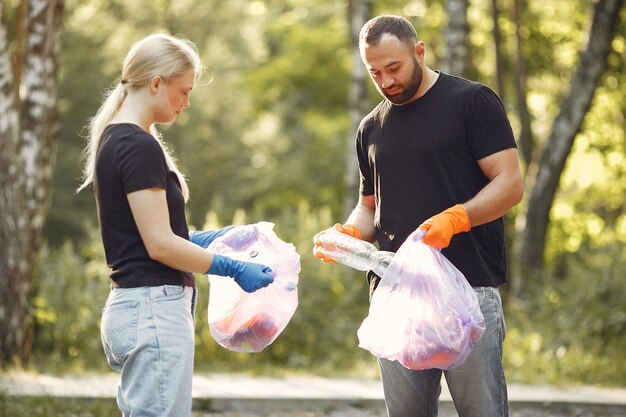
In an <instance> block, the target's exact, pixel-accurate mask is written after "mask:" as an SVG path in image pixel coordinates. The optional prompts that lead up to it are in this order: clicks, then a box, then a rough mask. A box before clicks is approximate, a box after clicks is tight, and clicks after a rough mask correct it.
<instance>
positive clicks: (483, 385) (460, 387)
mask: <svg viewBox="0 0 626 417" xmlns="http://www.w3.org/2000/svg"><path fill="white" fill-rule="evenodd" d="M475 291H476V295H477V296H478V301H479V304H480V310H481V311H482V313H483V316H484V317H485V325H486V330H485V333H484V334H483V335H482V337H481V338H480V340H479V341H478V343H476V344H475V345H474V348H473V349H472V352H471V353H470V355H469V356H468V358H467V359H466V361H465V362H464V363H463V364H462V365H460V366H458V367H456V368H454V369H451V370H448V371H442V370H440V369H427V370H423V371H413V370H410V369H407V368H405V367H404V366H402V365H401V364H400V363H399V362H397V361H389V360H387V359H379V361H378V362H379V366H380V371H381V376H382V381H383V390H384V394H385V403H386V405H387V414H388V415H389V417H436V416H437V414H438V409H439V395H440V394H441V374H442V372H443V373H444V375H445V377H446V382H447V384H448V388H449V389H450V394H451V395H452V400H453V401H454V406H455V407H456V410H457V412H458V414H459V417H507V416H508V415H509V406H508V397H507V388H506V381H505V378H504V370H503V369H502V344H503V342H504V336H505V332H506V328H505V323H504V314H503V312H502V301H501V299H500V293H499V292H498V290H497V289H496V288H489V287H481V288H475Z"/></svg>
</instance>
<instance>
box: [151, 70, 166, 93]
mask: <svg viewBox="0 0 626 417" xmlns="http://www.w3.org/2000/svg"><path fill="white" fill-rule="evenodd" d="M161 84H163V78H161V76H160V75H155V76H154V77H152V79H151V80H150V91H151V92H152V93H153V94H156V93H157V92H158V91H159V87H161Z"/></svg>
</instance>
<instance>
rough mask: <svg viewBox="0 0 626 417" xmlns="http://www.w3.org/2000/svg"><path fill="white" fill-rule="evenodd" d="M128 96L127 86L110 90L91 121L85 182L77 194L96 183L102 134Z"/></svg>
mask: <svg viewBox="0 0 626 417" xmlns="http://www.w3.org/2000/svg"><path fill="white" fill-rule="evenodd" d="M127 94H128V91H127V90H126V84H122V83H119V84H118V85H117V86H116V87H114V88H111V89H109V90H108V91H107V92H106V94H105V98H104V102H103V103H102V105H101V106H100V108H99V109H98V112H97V113H96V115H95V116H94V117H92V118H91V119H90V120H89V135H88V136H87V147H86V148H85V150H84V152H83V157H84V159H85V166H84V169H83V182H82V184H81V185H80V186H79V187H78V189H77V190H76V192H80V191H82V190H83V189H85V188H87V187H88V186H89V185H90V184H92V183H93V182H94V179H95V176H96V156H97V155H98V150H99V149H100V140H101V138H102V133H103V132H104V129H105V128H106V127H107V126H108V125H109V123H111V120H113V117H114V116H115V114H116V113H117V112H118V110H119V109H120V107H121V106H122V103H123V102H124V99H125V98H126V95H127Z"/></svg>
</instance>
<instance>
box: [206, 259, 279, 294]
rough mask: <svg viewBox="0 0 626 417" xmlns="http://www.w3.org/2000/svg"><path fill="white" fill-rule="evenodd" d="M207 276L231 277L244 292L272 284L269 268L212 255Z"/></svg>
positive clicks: (271, 273)
mask: <svg viewBox="0 0 626 417" xmlns="http://www.w3.org/2000/svg"><path fill="white" fill-rule="evenodd" d="M207 274H211V275H221V276H224V277H233V278H234V279H235V282H236V283H237V284H239V286H240V287H241V289H242V290H244V291H245V292H254V291H256V290H258V289H260V288H263V287H267V286H268V285H270V284H271V283H272V282H274V276H273V271H272V269H271V268H270V267H269V266H265V265H261V264H257V263H253V262H242V261H238V260H236V259H233V258H229V257H228V256H222V255H213V263H212V264H211V267H210V268H209V270H208V271H207Z"/></svg>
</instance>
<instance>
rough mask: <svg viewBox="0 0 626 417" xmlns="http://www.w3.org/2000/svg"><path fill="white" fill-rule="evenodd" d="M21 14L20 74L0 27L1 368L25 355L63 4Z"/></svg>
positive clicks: (44, 206) (39, 4) (52, 137)
mask: <svg viewBox="0 0 626 417" xmlns="http://www.w3.org/2000/svg"><path fill="white" fill-rule="evenodd" d="M2 8H3V3H0V14H2V12H3V10H2ZM27 12H28V13H27V14H25V15H24V18H26V19H27V23H26V31H25V36H26V39H25V40H20V39H16V40H15V42H17V44H18V45H19V44H20V43H21V42H24V43H23V44H24V45H25V49H24V58H23V59H24V63H25V65H24V66H23V67H22V73H21V74H15V73H14V72H13V68H12V63H11V61H12V57H11V53H10V51H9V39H8V35H7V28H6V26H5V25H4V23H3V24H0V103H2V104H0V146H1V147H2V152H0V170H1V171H2V172H3V173H4V174H3V175H2V176H1V177H0V212H1V213H2V216H0V248H2V251H1V252H0V288H2V291H1V292H0V364H4V363H8V362H10V361H13V360H17V359H20V358H21V357H24V356H26V355H28V353H29V351H30V342H31V341H30V340H29V334H31V329H32V323H31V319H30V312H31V311H30V310H31V309H30V296H31V294H30V292H31V286H32V279H33V272H34V265H35V261H36V258H37V254H38V252H39V249H40V248H41V245H42V240H43V230H44V226H45V219H46V217H47V211H48V205H49V200H50V189H51V186H50V183H51V178H52V170H53V165H54V156H55V153H56V144H57V141H58V137H57V136H58V135H57V133H58V118H57V113H56V96H57V62H58V55H59V49H60V31H61V20H62V15H63V1H62V0H50V1H42V0H30V1H29V2H28V8H27ZM19 15H20V14H18V16H19ZM19 24H20V23H19V22H17V25H19ZM18 33H19V32H18ZM16 68H19V67H16ZM16 80H21V83H20V84H19V85H18V84H17V82H16Z"/></svg>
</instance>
